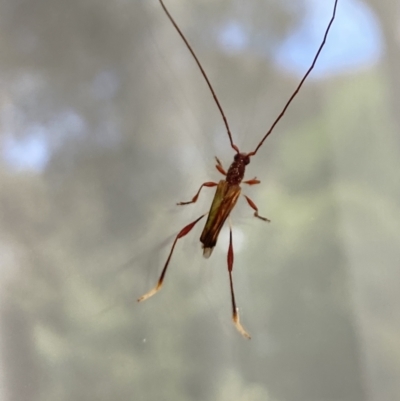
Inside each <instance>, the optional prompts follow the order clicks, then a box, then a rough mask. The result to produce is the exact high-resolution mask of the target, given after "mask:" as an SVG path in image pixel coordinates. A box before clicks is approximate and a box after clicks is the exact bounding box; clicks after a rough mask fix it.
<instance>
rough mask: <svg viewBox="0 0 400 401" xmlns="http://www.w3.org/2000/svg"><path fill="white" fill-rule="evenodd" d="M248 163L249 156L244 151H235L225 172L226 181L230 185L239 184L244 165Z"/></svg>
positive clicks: (244, 168) (242, 175)
mask: <svg viewBox="0 0 400 401" xmlns="http://www.w3.org/2000/svg"><path fill="white" fill-rule="evenodd" d="M249 163H250V157H249V156H247V154H246V153H236V155H235V157H234V160H233V163H232V164H231V165H230V166H229V170H228V172H227V174H226V181H227V182H228V183H229V184H231V185H239V184H240V183H241V182H242V180H243V177H244V172H245V170H246V165H247V164H249Z"/></svg>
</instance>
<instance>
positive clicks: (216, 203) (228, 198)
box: [138, 0, 338, 338]
mask: <svg viewBox="0 0 400 401" xmlns="http://www.w3.org/2000/svg"><path fill="white" fill-rule="evenodd" d="M159 2H160V4H161V7H162V8H163V10H164V12H165V14H166V15H167V17H168V18H169V20H170V21H171V23H172V25H173V26H174V27H175V29H176V31H177V32H178V34H179V35H180V37H181V38H182V40H183V41H184V43H185V45H186V47H187V48H188V50H189V51H190V53H191V54H192V56H193V58H194V60H195V61H196V64H197V66H198V67H199V69H200V72H201V74H202V76H203V78H204V79H205V81H206V83H207V85H208V88H209V89H210V92H211V94H212V96H213V98H214V101H215V104H216V105H217V107H218V109H219V112H220V114H221V117H222V120H223V122H224V124H225V128H226V131H227V133H228V137H229V141H230V144H231V147H232V149H233V150H234V151H235V152H236V154H235V156H234V158H233V162H232V164H231V165H230V167H229V169H228V171H225V169H224V168H223V166H222V164H221V162H220V161H219V159H218V158H217V157H216V158H215V159H216V166H215V167H216V169H217V170H218V171H219V172H220V173H221V174H222V175H224V176H225V179H224V180H221V181H220V182H218V183H216V182H212V181H210V182H205V183H203V184H202V185H201V186H200V188H199V190H198V191H197V193H196V195H195V196H194V197H193V198H192V200H190V201H188V202H179V203H178V205H189V204H190V203H195V202H196V201H197V198H198V196H199V194H200V191H201V189H202V188H203V187H217V190H216V192H215V195H214V199H213V201H212V204H211V208H210V211H209V212H208V213H205V214H203V215H201V216H200V217H199V218H197V219H196V220H195V221H193V222H191V223H190V224H188V225H187V226H185V227H183V228H182V230H181V231H180V232H179V233H178V235H177V236H176V237H175V240H174V242H173V244H172V247H171V250H170V252H169V255H168V258H167V261H166V262H165V265H164V268H163V270H162V272H161V275H160V278H159V279H158V282H157V285H156V286H155V287H154V288H153V289H152V290H150V291H149V292H147V293H146V294H144V295H143V296H141V297H140V298H139V299H138V302H142V301H144V300H146V299H148V298H150V297H151V296H153V295H154V294H155V293H156V292H157V291H159V290H160V289H161V286H162V284H163V281H164V278H165V273H166V271H167V268H168V265H169V262H170V260H171V257H172V253H173V252H174V249H175V245H176V243H177V242H178V240H179V239H180V238H182V237H184V236H185V235H187V234H188V233H189V232H190V231H191V230H192V228H193V227H194V226H195V225H196V224H197V223H198V222H199V221H200V220H201V219H202V218H203V217H204V216H206V215H207V214H208V218H207V222H206V224H205V226H204V229H203V232H202V234H201V236H200V242H201V243H202V244H203V256H204V257H205V258H208V257H210V255H211V253H212V251H213V249H214V247H215V245H216V243H217V239H218V235H219V233H220V231H221V228H222V226H223V225H224V223H225V220H226V219H227V218H228V216H229V214H230V212H231V211H232V209H233V208H234V207H235V205H236V202H237V200H238V198H239V195H240V192H241V188H240V184H241V183H243V184H247V185H256V184H259V183H260V181H259V180H258V179H257V178H256V177H255V178H252V179H251V180H247V181H243V178H244V173H245V169H246V166H247V165H248V164H249V163H250V158H251V157H253V156H254V155H255V154H256V153H257V151H258V149H260V147H261V146H262V144H263V143H264V141H265V140H266V139H267V137H268V136H269V134H271V132H272V131H273V130H274V128H275V126H276V124H277V123H278V122H279V120H280V119H281V118H282V117H283V115H284V114H285V112H286V110H287V109H288V107H289V105H290V104H291V103H292V101H293V99H294V98H295V97H296V95H297V93H298V92H299V91H300V88H301V87H302V85H303V83H304V82H305V80H306V79H307V77H308V75H309V74H310V73H311V71H312V70H313V68H314V66H315V64H316V62H317V60H318V57H319V55H320V53H321V51H322V49H323V47H324V45H325V42H326V39H327V37H328V33H329V31H330V29H331V26H332V24H333V21H334V19H335V16H336V8H337V3H338V0H334V5H333V11H332V16H331V19H330V21H329V23H328V26H327V28H326V30H325V33H324V37H323V39H322V42H321V44H320V46H319V48H318V50H317V53H316V54H315V56H314V59H313V62H312V63H311V66H310V67H309V68H308V70H307V72H306V73H305V74H304V76H303V78H302V79H301V81H300V83H299V84H298V86H297V88H296V89H295V91H294V92H293V93H292V95H291V96H290V98H289V100H288V101H287V102H286V104H285V107H284V108H283V109H282V111H281V113H280V114H279V115H278V117H277V118H276V119H275V121H274V122H273V124H272V125H271V127H270V129H269V130H268V131H267V133H266V134H265V135H264V137H263V138H262V139H261V141H260V143H259V144H258V145H257V147H256V148H255V149H254V150H253V151H251V152H249V153H243V152H241V151H240V150H239V148H238V147H237V146H236V145H235V144H234V142H233V139H232V134H231V130H230V128H229V124H228V120H227V118H226V116H225V113H224V111H223V109H222V106H221V104H220V102H219V100H218V97H217V95H216V93H215V91H214V88H213V87H212V85H211V82H210V80H209V79H208V76H207V74H206V72H205V71H204V69H203V67H202V65H201V63H200V61H199V59H198V58H197V56H196V54H195V52H194V50H193V48H192V47H191V45H190V44H189V42H188V40H187V39H186V37H185V35H184V34H183V33H182V31H181V30H180V28H179V27H178V25H177V23H176V22H175V20H174V19H173V17H172V16H171V14H170V13H169V11H168V9H167V7H166V6H165V4H164V2H163V0H159ZM244 197H245V198H246V200H247V203H248V204H249V206H250V207H251V208H252V209H253V210H254V216H255V217H257V218H259V219H261V220H264V221H267V222H269V221H270V220H268V219H267V218H265V217H262V216H260V215H259V214H258V208H257V206H256V204H255V203H254V202H253V201H252V200H251V199H250V198H249V197H248V196H246V195H244ZM227 262H228V273H229V283H230V291H231V302H232V319H233V322H234V324H235V327H236V328H237V329H238V331H239V332H240V333H241V334H242V335H243V336H244V337H246V338H250V335H249V334H248V333H247V331H246V330H245V329H244V328H243V326H242V325H241V323H240V319H239V312H238V309H237V307H236V301H235V293H234V289H233V280H232V269H233V243H232V227H231V225H230V224H229V248H228V255H227Z"/></svg>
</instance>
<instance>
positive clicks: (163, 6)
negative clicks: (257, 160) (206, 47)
mask: <svg viewBox="0 0 400 401" xmlns="http://www.w3.org/2000/svg"><path fill="white" fill-rule="evenodd" d="M159 1H160V4H161V7H162V8H163V10H164V11H165V14H167V17H168V18H169V20H170V21H171V23H172V25H173V26H174V27H175V29H176V30H177V32H178V33H179V36H180V37H181V38H182V40H183V41H184V42H185V45H186V47H187V48H188V49H189V51H190V53H191V54H192V56H193V58H194V60H195V61H196V64H197V66H198V67H199V69H200V72H201V74H202V75H203V77H204V79H205V80H206V82H207V85H208V87H209V89H210V91H211V94H212V96H213V98H214V101H215V103H216V105H217V107H218V109H219V112H220V113H221V116H222V119H223V120H224V124H225V127H226V131H227V133H228V136H229V141H230V142H231V146H232V148H233V149H234V150H235V151H236V152H237V153H239V148H238V147H237V146H236V145H235V144H234V143H233V139H232V134H231V130H230V128H229V124H228V120H227V118H226V116H225V113H224V110H223V109H222V106H221V104H220V102H219V100H218V97H217V94H216V93H215V91H214V89H213V87H212V85H211V82H210V80H209V79H208V76H207V74H206V72H205V71H204V69H203V67H202V65H201V64H200V61H199V59H198V58H197V56H196V54H195V52H194V50H193V49H192V46H190V44H189V42H188V40H187V39H186V37H185V35H184V34H183V33H182V31H181V30H180V28H179V26H178V25H177V23H176V22H175V20H174V19H173V18H172V15H171V14H170V13H169V11H168V9H167V7H165V4H164V2H163V0H159Z"/></svg>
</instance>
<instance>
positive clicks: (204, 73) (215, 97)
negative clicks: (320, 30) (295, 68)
mask: <svg viewBox="0 0 400 401" xmlns="http://www.w3.org/2000/svg"><path fill="white" fill-rule="evenodd" d="M159 2H160V4H161V7H162V8H163V10H164V12H165V14H167V17H168V18H169V20H170V21H171V23H172V25H173V26H174V27H175V29H176V31H177V32H178V34H179V36H180V37H181V38H182V40H183V41H184V43H185V45H186V47H187V48H188V50H189V51H190V53H191V54H192V56H193V58H194V60H195V61H196V64H197V66H198V67H199V69H200V72H201V74H202V75H203V77H204V79H205V81H206V83H207V85H208V88H209V89H210V92H211V94H212V96H213V98H214V101H215V104H216V105H217V107H218V110H219V112H220V114H221V116H222V119H223V121H224V124H225V127H226V131H227V133H228V136H229V141H230V143H231V146H232V148H233V149H234V150H235V151H236V152H237V153H239V152H240V151H239V148H238V147H237V146H236V145H235V144H234V143H233V139H232V134H231V130H230V128H229V124H228V120H227V118H226V116H225V113H224V110H223V109H222V106H221V104H220V102H219V100H218V97H217V95H216V93H215V91H214V89H213V87H212V85H211V82H210V80H209V79H208V76H207V74H206V72H205V71H204V69H203V67H202V65H201V64H200V61H199V59H198V58H197V56H196V54H195V52H194V50H193V49H192V47H191V45H190V44H189V42H188V40H187V39H186V37H185V35H184V34H183V33H182V31H181V30H180V28H179V27H178V25H177V23H176V22H175V20H174V19H173V18H172V16H171V14H170V13H169V11H168V9H167V7H166V6H165V4H164V2H163V0H159ZM337 4H338V0H335V2H334V5H333V11H332V17H331V19H330V21H329V24H328V26H327V28H326V30H325V34H324V37H323V39H322V42H321V44H320V46H319V48H318V51H317V53H316V54H315V57H314V60H313V62H312V63H311V66H310V68H309V69H308V70H307V72H306V73H305V74H304V76H303V78H302V79H301V81H300V83H299V85H298V86H297V88H296V89H295V91H294V92H293V93H292V95H291V96H290V98H289V100H288V101H287V102H286V104H285V107H284V108H283V110H282V111H281V113H280V114H279V115H278V117H277V118H276V119H275V121H274V122H273V124H272V125H271V127H270V129H269V130H268V131H267V133H266V134H265V135H264V137H263V138H262V139H261V141H260V143H259V144H258V145H257V147H256V148H255V150H253V151H252V152H250V153H248V156H254V155H255V154H256V153H257V151H258V149H260V147H261V146H262V144H263V143H264V141H265V140H266V139H267V137H268V136H269V134H271V132H272V131H273V130H274V128H275V126H276V125H277V124H278V122H279V121H280V119H281V118H282V117H283V116H284V114H285V113H286V110H287V109H288V108H289V106H290V104H291V103H292V101H293V99H294V98H295V97H296V95H297V94H298V93H299V91H300V89H301V87H302V86H303V84H304V82H305V80H306V79H307V77H308V76H309V75H310V73H311V71H312V70H313V69H314V67H315V64H316V63H317V60H318V58H319V56H320V54H321V51H322V49H323V47H324V46H325V42H326V39H327V37H328V34H329V31H330V29H331V26H332V24H333V21H334V20H335V17H336V9H337Z"/></svg>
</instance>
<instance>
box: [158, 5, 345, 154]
mask: <svg viewBox="0 0 400 401" xmlns="http://www.w3.org/2000/svg"><path fill="white" fill-rule="evenodd" d="M160 1H161V0H160ZM337 3H338V0H335V4H334V6H333V12H332V17H331V19H330V21H329V24H328V27H327V28H326V31H325V34H324V38H323V39H322V42H321V44H320V46H319V48H318V51H317V53H316V54H315V57H314V60H313V62H312V64H311V66H310V68H309V69H308V70H307V72H306V73H305V74H304V76H303V78H302V80H301V81H300V83H299V85H298V86H297V88H296V90H295V91H294V92H293V93H292V96H290V98H289V100H288V101H287V103H286V104H285V107H284V108H283V110H282V111H281V113H280V114H279V116H278V117H277V118H276V120H275V121H274V122H273V124H272V125H271V128H270V129H269V130H268V131H267V133H266V134H265V135H264V138H263V139H261V142H260V143H259V144H258V145H257V147H256V148H255V150H253V152H250V153H248V156H254V155H255V154H256V153H257V151H258V149H260V147H261V146H262V144H263V143H264V141H265V140H266V139H267V137H268V135H269V134H270V133H271V132H272V131H273V130H274V128H275V126H276V124H278V122H279V120H280V119H281V118H282V117H283V115H284V114H285V113H286V110H287V109H288V107H289V106H290V104H291V103H292V101H293V99H294V98H295V97H296V95H297V94H298V92H299V90H300V88H301V87H302V86H303V84H304V81H305V80H306V79H307V77H308V76H309V75H310V73H311V71H312V70H313V69H314V67H315V64H316V62H317V60H318V57H319V55H320V53H321V51H322V49H323V47H324V46H325V42H326V39H327V37H328V33H329V31H330V29H331V26H332V24H333V21H334V19H335V16H336V8H337Z"/></svg>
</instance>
